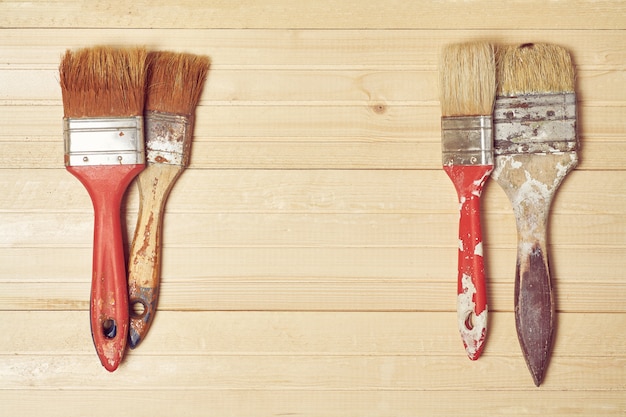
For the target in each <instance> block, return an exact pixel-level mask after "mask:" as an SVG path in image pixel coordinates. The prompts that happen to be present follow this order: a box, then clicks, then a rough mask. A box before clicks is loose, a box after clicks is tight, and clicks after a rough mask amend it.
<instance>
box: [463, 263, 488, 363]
mask: <svg viewBox="0 0 626 417" xmlns="http://www.w3.org/2000/svg"><path fill="white" fill-rule="evenodd" d="M461 286H462V288H463V292H462V293H460V294H459V295H458V296H457V319H458V325H459V332H460V333H461V338H462V339H463V344H464V345H465V351H466V352H467V355H468V356H469V357H470V358H472V359H475V358H476V354H477V353H478V351H479V350H480V349H481V347H482V344H483V342H484V340H485V335H486V334H487V306H485V310H484V311H483V312H482V313H480V314H474V310H475V308H476V305H475V303H474V301H473V300H472V299H473V298H474V294H475V293H476V287H475V286H474V283H473V282H472V277H470V276H469V275H467V274H463V277H462V278H461ZM468 318H471V321H472V328H471V329H470V328H468V326H467V325H466V322H467V321H468Z"/></svg>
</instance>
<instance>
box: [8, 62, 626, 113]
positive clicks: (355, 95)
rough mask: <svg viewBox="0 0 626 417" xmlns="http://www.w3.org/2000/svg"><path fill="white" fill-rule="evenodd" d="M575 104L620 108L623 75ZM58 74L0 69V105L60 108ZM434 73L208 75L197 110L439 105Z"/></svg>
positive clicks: (585, 78) (583, 79)
mask: <svg viewBox="0 0 626 417" xmlns="http://www.w3.org/2000/svg"><path fill="white" fill-rule="evenodd" d="M576 78H577V80H578V87H577V94H578V97H577V98H578V101H579V103H584V105H587V106H598V105H602V106H608V105H610V104H614V105H618V106H624V103H625V99H624V97H625V96H626V87H625V85H626V71H623V70H613V71H607V70H579V71H578V72H577V74H576ZM58 79H59V76H58V70H57V69H56V68H55V69H22V68H17V69H11V68H8V69H2V68H1V67H0V85H2V86H3V89H2V91H0V105H1V104H4V105H6V104H7V103H15V104H20V105H39V104H46V103H47V104H59V103H60V99H61V95H60V87H59V81H58ZM437 84H438V72H437V71H415V69H414V67H411V66H409V65H407V66H406V68H399V69H393V70H368V69H362V70H358V71H357V70H335V69H320V68H315V67H311V68H302V69H281V68H280V67H278V68H277V69H271V70H270V69H226V68H223V69H220V68H217V69H212V70H211V71H210V75H209V78H208V82H207V84H206V87H205V88H204V90H203V94H202V98H201V102H200V104H201V105H208V104H212V105H215V104H224V105H254V104H257V105H277V104H290V105H303V104H309V105H310V104H315V103H319V104H350V105H367V104H371V103H380V104H381V105H384V104H412V105H415V104H419V103H428V104H431V105H432V104H433V103H434V104H435V105H438V100H439V92H438V89H437Z"/></svg>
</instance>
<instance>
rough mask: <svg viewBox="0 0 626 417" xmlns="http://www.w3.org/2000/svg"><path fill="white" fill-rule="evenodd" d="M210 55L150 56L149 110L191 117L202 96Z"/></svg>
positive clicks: (159, 54) (162, 54)
mask: <svg viewBox="0 0 626 417" xmlns="http://www.w3.org/2000/svg"><path fill="white" fill-rule="evenodd" d="M209 66H210V60H209V58H208V57H207V56H203V55H194V54H188V53H175V52H169V51H158V52H150V53H149V54H148V89H147V96H146V110H149V111H158V112H164V113H174V114H179V115H185V116H188V115H191V114H192V113H193V112H194V110H195V108H196V106H197V105H198V102H199V101H200V95H201V94H202V88H203V86H204V82H205V80H206V77H207V73H208V70H209Z"/></svg>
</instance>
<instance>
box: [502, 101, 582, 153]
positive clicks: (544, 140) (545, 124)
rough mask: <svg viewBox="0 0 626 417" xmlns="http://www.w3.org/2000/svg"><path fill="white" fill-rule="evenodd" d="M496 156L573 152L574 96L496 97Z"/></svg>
mask: <svg viewBox="0 0 626 417" xmlns="http://www.w3.org/2000/svg"><path fill="white" fill-rule="evenodd" d="M493 123H494V139H495V153H496V155H508V154H519V153H558V152H568V151H576V150H577V148H578V138H577V134H576V94H575V93H548V94H535V95H525V96H518V97H498V98H496V104H495V109H494V120H493Z"/></svg>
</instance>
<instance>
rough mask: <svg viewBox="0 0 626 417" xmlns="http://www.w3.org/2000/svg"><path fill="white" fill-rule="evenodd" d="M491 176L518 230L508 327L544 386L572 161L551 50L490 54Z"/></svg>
mask: <svg viewBox="0 0 626 417" xmlns="http://www.w3.org/2000/svg"><path fill="white" fill-rule="evenodd" d="M496 56H497V75H498V92H497V98H496V105H495V110H494V137H495V154H496V168H495V170H494V174H493V176H494V178H495V179H496V180H497V182H498V184H500V186H501V187H502V188H503V189H504V191H505V193H506V195H507V196H508V198H509V200H510V201H511V204H512V206H513V212H514V215H515V221H516V225H517V267H516V273H515V323H516V329H517V336H518V338H519V342H520V346H521V349H522V353H523V354H524V358H525V360H526V364H527V365H528V369H529V370H530V373H531V374H532V377H533V380H534V382H535V385H537V386H539V385H540V384H541V382H542V381H543V378H544V375H545V372H546V369H547V367H548V362H549V359H550V353H551V349H552V341H553V336H554V326H555V302H554V293H553V290H552V282H551V277H550V268H549V260H548V258H549V256H548V244H547V233H548V218H549V212H550V206H551V204H552V199H553V197H554V194H555V192H556V190H557V188H558V187H559V185H560V184H561V182H562V181H563V179H564V178H565V176H566V175H567V173H569V172H570V171H571V170H572V169H573V168H574V167H575V166H576V164H577V162H578V156H577V148H578V142H577V136H576V96H575V93H574V84H575V80H574V78H575V77H574V67H573V65H572V61H571V58H570V55H569V53H568V52H567V51H566V50H565V49H563V48H561V47H559V46H556V45H550V44H523V45H519V46H517V45H515V46H503V47H501V48H499V49H498V51H497V55H496Z"/></svg>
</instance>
